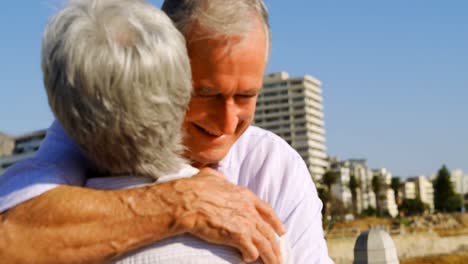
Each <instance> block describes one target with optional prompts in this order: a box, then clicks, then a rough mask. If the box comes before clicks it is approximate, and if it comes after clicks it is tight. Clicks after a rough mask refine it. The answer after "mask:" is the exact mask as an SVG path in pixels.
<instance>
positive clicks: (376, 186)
mask: <svg viewBox="0 0 468 264" xmlns="http://www.w3.org/2000/svg"><path fill="white" fill-rule="evenodd" d="M383 187H384V184H383V181H382V178H381V177H380V176H378V175H374V177H372V191H374V194H375V205H376V208H377V214H378V215H379V216H380V215H382V206H381V204H380V202H381V200H382V196H381V195H380V193H381V191H382V189H383Z"/></svg>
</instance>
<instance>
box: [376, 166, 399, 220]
mask: <svg viewBox="0 0 468 264" xmlns="http://www.w3.org/2000/svg"><path fill="white" fill-rule="evenodd" d="M373 174H374V177H380V178H381V179H382V181H383V184H384V186H382V191H381V193H380V194H376V195H382V196H384V199H382V206H383V209H384V210H386V211H387V212H388V213H389V214H390V215H391V216H392V217H396V216H397V215H398V205H397V203H396V200H395V193H394V192H393V190H392V189H391V188H389V186H390V184H391V183H392V174H391V173H390V171H388V170H387V169H385V168H381V169H375V170H373Z"/></svg>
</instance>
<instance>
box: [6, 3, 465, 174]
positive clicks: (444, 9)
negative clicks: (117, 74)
mask: <svg viewBox="0 0 468 264" xmlns="http://www.w3.org/2000/svg"><path fill="white" fill-rule="evenodd" d="M54 2H58V1H57V0H49V1H37V2H33V3H29V4H28V8H24V4H22V3H21V2H19V1H11V2H8V3H6V4H5V6H6V7H5V9H4V10H5V12H4V13H5V15H4V16H2V17H1V18H0V25H1V26H0V29H1V32H2V33H3V36H6V37H5V40H4V41H2V43H1V44H0V55H1V56H2V57H3V58H4V61H3V62H4V63H2V64H1V65H0V87H2V92H1V96H0V98H1V100H0V115H1V120H2V123H1V125H0V131H1V132H4V133H7V134H10V135H20V134H24V133H28V132H31V131H35V130H40V129H46V128H47V127H48V126H49V125H50V124H51V122H52V120H53V116H52V114H51V112H50V110H49V107H48V104H47V97H46V95H45V91H44V89H43V84H42V77H41V75H42V74H41V71H40V46H41V37H42V31H43V29H44V27H45V24H46V22H47V19H48V17H49V16H50V15H52V14H53V13H54V10H55V7H54V6H57V5H54ZM150 2H151V3H153V4H155V5H156V6H158V7H160V6H161V3H162V1H156V0H155V1H150ZM266 3H267V6H268V8H269V11H270V19H271V21H270V23H271V28H272V50H271V59H270V62H269V65H268V68H267V71H266V74H267V73H271V72H278V71H286V72H288V73H289V74H290V76H291V77H296V76H303V75H305V74H308V75H311V76H313V77H315V78H317V79H319V80H320V81H321V82H322V83H323V85H322V89H323V96H324V107H325V110H324V113H325V130H326V135H325V137H326V140H327V142H326V146H327V151H326V152H327V154H328V155H330V156H338V157H339V158H340V159H343V160H345V159H350V158H360V157H362V158H364V159H366V160H367V164H368V166H369V168H387V169H388V170H389V171H390V172H391V173H392V174H393V175H394V176H400V177H401V178H402V179H406V178H408V177H410V176H419V175H425V176H428V177H429V176H431V175H433V174H435V173H437V171H438V170H439V169H440V168H441V167H442V165H443V164H445V165H446V166H447V167H448V168H449V169H450V171H453V170H456V169H461V170H462V171H464V172H465V174H466V173H467V172H468V136H467V135H468V121H466V113H468V102H467V101H468V89H467V88H468V75H467V74H466V71H467V70H468V61H467V60H466V58H468V34H467V33H468V17H467V16H466V14H465V11H464V10H467V9H468V2H465V1H461V0H454V1H451V2H450V3H442V2H440V1H422V0H414V1H411V3H408V2H407V1H403V0H395V1H392V2H391V3H387V2H385V3H382V2H379V3H376V2H375V1H371V0H358V1H353V2H352V3H351V2H346V3H343V2H340V3H338V1H328V2H326V3H322V2H317V1H305V0H303V1H300V0H298V1H295V2H294V3H286V2H284V1H266ZM298 7H300V8H298ZM464 114H465V115H464Z"/></svg>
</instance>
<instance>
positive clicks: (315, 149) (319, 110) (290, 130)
mask: <svg viewBox="0 0 468 264" xmlns="http://www.w3.org/2000/svg"><path fill="white" fill-rule="evenodd" d="M320 86H321V82H320V81H319V80H317V79H315V78H313V77H312V76H309V75H305V76H303V77H296V78H290V77H289V74H288V73H287V72H278V73H272V74H268V75H266V76H265V77H264V79H263V90H262V92H261V94H260V95H259V97H258V101H257V108H256V111H255V120H254V125H256V126H259V127H262V128H264V129H267V130H270V131H272V132H274V133H275V134H277V135H279V136H280V137H282V138H283V139H284V140H286V141H287V142H288V143H289V144H290V145H291V146H292V147H293V148H294V149H296V150H297V152H299V154H300V155H301V157H302V158H303V159H304V161H305V162H306V164H307V166H308V168H309V171H310V173H311V175H312V177H313V179H314V180H316V181H318V180H320V179H321V178H322V176H323V174H324V173H325V169H326V168H327V167H328V163H327V161H326V157H327V155H326V153H325V150H326V147H325V129H324V126H325V124H324V122H323V117H324V115H323V105H322V101H323V98H322V90H321V88H320Z"/></svg>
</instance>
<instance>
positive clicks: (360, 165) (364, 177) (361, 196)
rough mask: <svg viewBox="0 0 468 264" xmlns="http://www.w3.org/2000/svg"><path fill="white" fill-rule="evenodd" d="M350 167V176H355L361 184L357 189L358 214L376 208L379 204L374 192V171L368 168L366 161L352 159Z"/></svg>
mask: <svg viewBox="0 0 468 264" xmlns="http://www.w3.org/2000/svg"><path fill="white" fill-rule="evenodd" d="M348 162H349V166H350V175H354V177H356V179H357V180H358V182H359V183H360V186H359V188H358V189H357V197H356V200H357V205H356V209H357V212H358V213H361V212H362V211H364V210H366V209H368V208H370V207H372V208H374V209H375V208H376V207H377V203H376V199H375V194H374V192H373V191H372V176H373V174H372V170H370V169H369V168H368V167H367V161H366V160H365V159H350V160H348Z"/></svg>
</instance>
